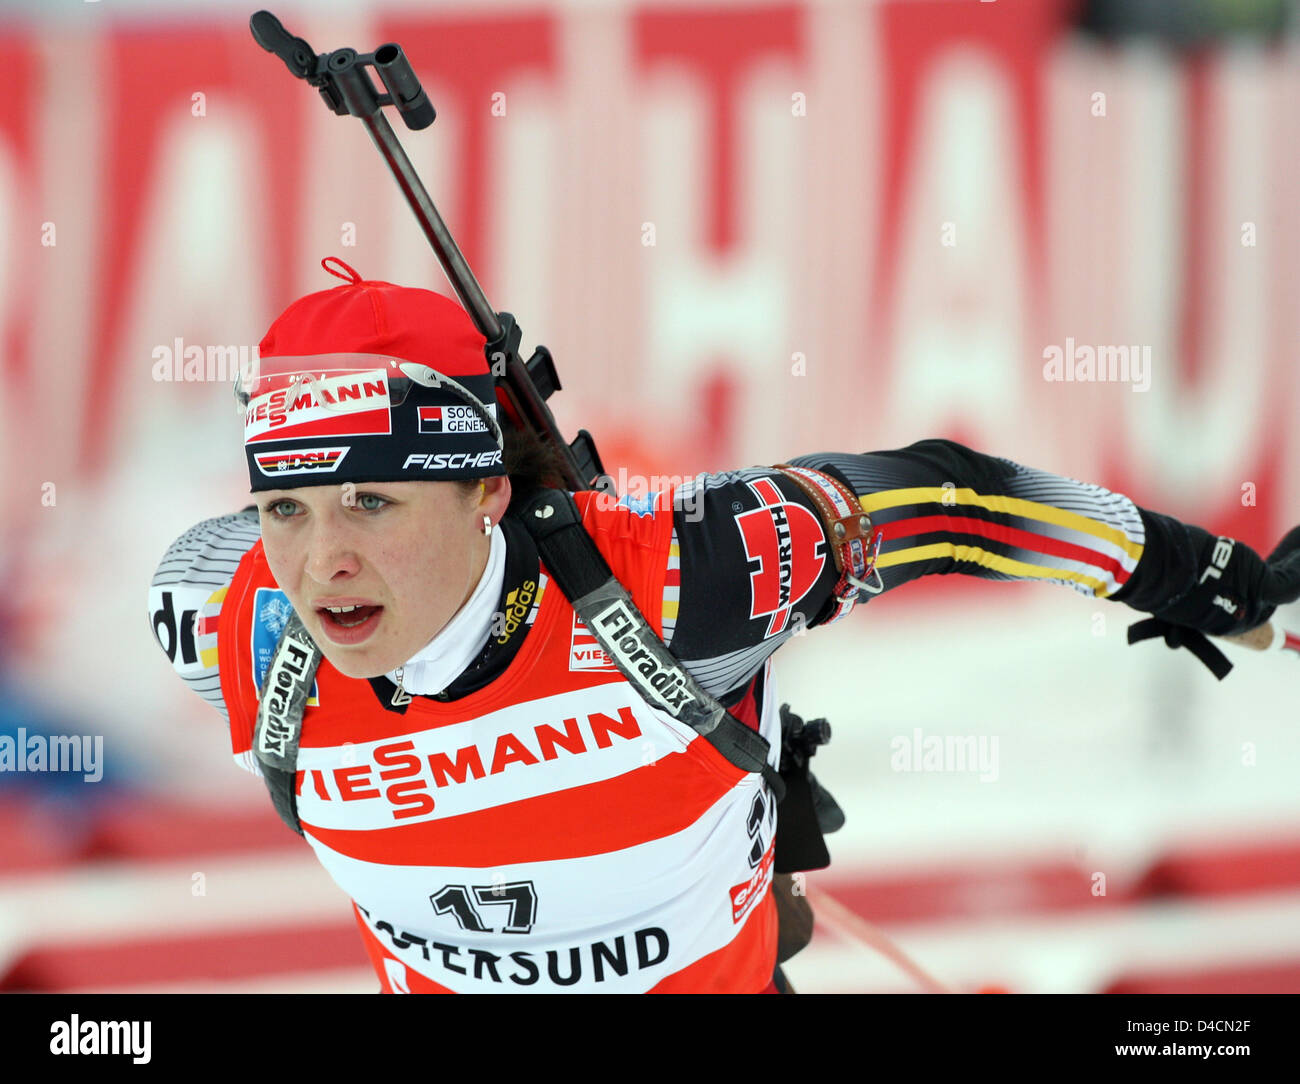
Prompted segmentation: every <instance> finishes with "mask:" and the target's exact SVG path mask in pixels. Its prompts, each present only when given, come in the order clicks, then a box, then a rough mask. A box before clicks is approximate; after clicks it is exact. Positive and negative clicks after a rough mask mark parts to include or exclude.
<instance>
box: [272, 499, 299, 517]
mask: <svg viewBox="0 0 1300 1084" xmlns="http://www.w3.org/2000/svg"><path fill="white" fill-rule="evenodd" d="M297 507H298V502H297V501H291V500H289V499H288V498H285V499H284V500H279V501H272V502H271V503H270V504H268V505H267V506H266V511H267V514H268V515H270V516H272V517H273V518H275V519H290V518H291V517H292V516H294V515H295V514H296V511H295V510H296V509H297ZM285 509H288V510H287V511H285Z"/></svg>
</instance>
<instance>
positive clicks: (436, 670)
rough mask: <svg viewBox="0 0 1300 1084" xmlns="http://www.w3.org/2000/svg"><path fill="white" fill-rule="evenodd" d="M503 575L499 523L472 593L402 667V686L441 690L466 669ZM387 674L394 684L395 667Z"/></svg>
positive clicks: (486, 630) (487, 626) (483, 635)
mask: <svg viewBox="0 0 1300 1084" xmlns="http://www.w3.org/2000/svg"><path fill="white" fill-rule="evenodd" d="M505 578H506V538H505V534H504V533H503V532H502V530H501V527H500V525H499V524H498V525H497V526H495V527H493V528H492V546H491V549H490V550H489V552H488V559H487V565H486V566H485V567H484V569H483V575H482V576H480V577H479V581H478V586H477V587H475V588H474V593H473V594H471V595H470V596H469V598H468V599H467V600H466V602H465V604H464V605H463V606H462V607H461V608H460V609H459V610H457V611H456V614H455V616H453V617H452V619H451V620H450V621H448V622H447V624H446V625H444V626H443V628H442V631H441V632H439V633H438V635H437V636H435V637H434V638H433V639H432V640H430V641H429V642H428V643H427V644H425V645H424V647H422V648H420V650H419V651H417V652H416V653H415V655H414V656H412V658H411V659H410V660H409V661H408V662H407V663H406V664H405V665H404V666H403V667H402V668H401V669H402V681H401V685H402V688H403V689H405V690H406V691H407V692H408V693H415V694H419V695H425V696H427V695H431V694H434V693H440V692H442V691H443V689H445V688H446V687H447V686H448V685H450V684H451V683H452V682H453V681H454V680H455V679H456V678H457V677H459V676H460V675H461V674H462V673H463V672H464V671H465V668H466V667H467V666H469V664H470V663H471V662H473V661H474V659H475V658H476V657H477V656H478V654H479V652H480V651H482V650H483V647H484V645H485V644H487V639H488V635H489V634H490V633H491V631H492V615H493V614H494V613H496V610H497V602H498V601H499V600H500V598H501V587H502V585H503V584H504V583H505ZM386 676H387V678H388V680H389V681H391V682H393V683H394V684H397V671H396V670H390V671H389V672H388V674H387V675H386Z"/></svg>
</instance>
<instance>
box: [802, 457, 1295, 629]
mask: <svg viewBox="0 0 1300 1084" xmlns="http://www.w3.org/2000/svg"><path fill="white" fill-rule="evenodd" d="M794 462H795V463H796V464H797V465H800V466H809V467H813V468H814V469H820V470H824V471H826V472H828V473H831V472H834V473H837V475H838V476H839V477H840V478H842V480H844V481H845V482H847V483H848V484H849V485H850V486H851V488H853V490H854V492H855V493H856V494H858V495H859V498H860V500H861V503H862V506H863V508H864V510H865V511H867V512H868V513H869V514H870V515H871V518H872V524H873V527H874V528H875V529H878V530H882V531H883V532H884V544H883V545H882V552H881V559H880V561H879V562H878V563H879V565H880V566H881V576H882V579H883V580H884V581H885V583H886V586H887V587H888V586H894V585H896V584H897V583H900V582H903V581H905V580H908V579H912V578H914V577H915V576H918V575H925V574H927V573H935V572H937V573H946V572H965V573H968V574H971V575H976V576H984V577H987V578H995V579H1045V580H1049V581H1051V582H1054V583H1062V584H1067V585H1069V586H1071V587H1073V588H1075V590H1078V591H1081V592H1083V593H1084V594H1087V595H1091V596H1095V597H1097V598H1106V599H1109V600H1111V601H1114V602H1123V603H1125V604H1126V605H1128V606H1130V607H1132V608H1133V609H1136V610H1141V611H1143V612H1146V613H1151V614H1154V615H1155V616H1156V617H1159V618H1161V619H1163V620H1165V621H1168V622H1170V623H1171V624H1175V625H1180V626H1183V627H1186V628H1192V629H1196V630H1198V631H1201V632H1206V633H1211V634H1214V635H1228V634H1235V633H1240V632H1243V631H1245V630H1247V629H1251V628H1254V627H1255V626H1257V625H1259V624H1261V623H1262V622H1264V621H1267V620H1268V619H1269V617H1270V616H1272V614H1273V611H1274V610H1275V609H1276V608H1277V605H1278V604H1279V603H1282V602H1291V601H1294V600H1295V599H1296V598H1297V597H1300V549H1297V548H1296V547H1295V545H1294V543H1296V542H1300V529H1297V530H1296V531H1292V532H1291V533H1290V534H1288V535H1287V537H1286V539H1284V540H1283V542H1282V544H1281V545H1279V546H1278V548H1277V549H1276V550H1274V552H1273V555H1272V557H1270V559H1269V560H1268V561H1265V560H1264V559H1263V558H1262V557H1261V556H1260V555H1259V554H1258V553H1256V552H1255V551H1254V550H1253V549H1251V547H1250V546H1248V545H1246V544H1245V543H1243V542H1238V541H1236V540H1234V539H1231V538H1226V537H1222V536H1216V535H1214V534H1211V533H1210V532H1209V531H1207V530H1205V529H1204V528H1202V527H1198V526H1196V525H1194V524H1190V523H1184V522H1182V521H1181V520H1178V519H1176V518H1174V517H1173V516H1168V515H1164V514H1162V513H1160V512H1154V511H1152V510H1150V509H1148V508H1143V507H1139V506H1138V505H1136V504H1134V502H1133V501H1132V500H1130V499H1129V498H1128V497H1126V496H1124V495H1123V494H1120V493H1113V492H1110V491H1109V490H1106V489H1103V488H1102V487H1101V486H1097V485H1090V484H1086V483H1083V482H1078V481H1075V480H1074V479H1071V478H1063V477H1060V476H1059V475H1055V474H1049V473H1047V472H1045V471H1041V470H1035V469H1033V468H1030V467H1024V466H1021V465H1020V464H1017V463H1013V462H1011V461H1010V460H1007V459H1001V458H996V457H993V456H989V455H983V454H981V453H979V452H975V451H973V450H971V449H970V448H967V447H964V446H963V445H961V444H957V443H955V442H953V441H947V440H925V441H920V442H918V443H917V444H913V445H911V446H909V447H907V448H903V449H899V450H897V451H884V452H872V453H869V454H867V455H857V456H844V455H835V454H822V455H813V456H803V457H801V458H800V459H798V460H795V461H794ZM940 479H942V480H940Z"/></svg>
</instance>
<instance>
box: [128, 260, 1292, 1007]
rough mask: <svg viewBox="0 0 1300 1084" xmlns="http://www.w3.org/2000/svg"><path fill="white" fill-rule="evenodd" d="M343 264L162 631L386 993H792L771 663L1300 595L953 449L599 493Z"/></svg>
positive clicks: (1200, 546) (1197, 626)
mask: <svg viewBox="0 0 1300 1084" xmlns="http://www.w3.org/2000/svg"><path fill="white" fill-rule="evenodd" d="M331 263H334V264H336V265H337V267H341V268H342V271H340V270H338V269H336V267H332V266H331ZM325 265H326V269H327V270H330V271H331V273H333V274H336V275H338V277H340V278H343V279H344V285H340V286H335V287H334V288H333V289H329V290H324V291H321V292H319V293H313V294H310V295H308V296H306V297H303V298H301V299H299V300H298V301H296V302H295V303H293V304H292V305H290V306H289V308H288V309H286V310H285V312H284V313H283V314H282V315H281V316H280V317H279V318H278V319H277V320H276V321H275V322H274V324H273V325H272V326H271V328H270V330H269V331H268V332H267V334H266V337H265V338H264V339H263V340H262V342H261V344H260V365H259V367H258V369H257V371H256V372H255V373H253V374H250V375H249V376H248V378H247V379H244V380H241V382H240V385H239V387H238V392H239V398H240V403H241V406H242V408H243V412H244V417H245V429H244V448H245V454H246V458H247V464H248V472H249V479H250V481H251V483H252V493H253V495H254V497H255V500H256V507H255V508H249V509H246V510H244V511H242V512H238V513H235V514H231V515H224V516H220V517H218V518H215V519H209V520H206V521H204V522H202V523H200V524H198V525H197V526H195V527H193V528H191V529H190V530H189V531H187V532H186V533H185V534H183V535H182V536H181V537H180V538H178V539H177V540H176V541H175V542H174V543H173V544H172V546H171V547H170V548H169V549H168V551H167V553H166V556H165V557H164V558H163V560H162V563H161V564H160V566H159V568H158V571H157V574H156V575H155V578H154V580H153V584H152V587H151V594H150V619H151V623H152V625H153V628H154V630H155V635H156V636H157V637H158V639H159V643H160V645H161V646H162V647H163V648H164V650H165V651H167V653H168V654H169V656H170V657H171V660H172V664H173V666H174V668H175V669H176V671H177V672H178V673H179V674H180V676H181V677H182V678H183V679H184V680H185V681H186V682H187V683H188V684H189V685H190V686H191V687H192V688H193V689H194V690H195V691H196V692H197V693H198V694H199V695H200V696H202V697H203V698H204V699H205V700H206V701H208V702H209V703H210V704H211V705H212V706H213V707H215V708H216V709H218V710H219V711H220V712H221V713H222V714H223V715H224V716H225V717H226V719H227V721H228V724H229V729H230V737H231V743H232V750H233V753H234V756H235V760H236V761H237V762H238V763H239V764H240V765H241V766H243V767H244V768H247V769H248V770H250V771H253V772H255V773H257V774H259V775H261V776H262V777H263V778H264V779H266V780H267V784H268V787H269V788H270V791H271V798H272V800H273V801H274V803H275V805H276V808H277V810H278V811H279V812H280V815H281V816H282V817H283V818H284V819H285V820H286V822H287V823H289V824H290V826H291V827H293V828H294V829H295V830H297V831H299V832H301V834H302V835H303V837H304V838H305V839H306V841H307V842H308V843H309V844H310V845H311V847H312V848H313V850H314V851H315V852H316V854H317V856H318V857H319V859H320V861H321V863H322V864H323V865H324V866H325V868H326V869H327V870H328V871H329V873H330V875H331V876H332V877H333V878H334V880H335V881H336V882H337V883H338V884H339V886H340V887H341V888H342V889H343V890H344V892H346V893H347V894H348V895H349V896H350V897H351V899H352V900H353V904H354V911H355V915H356V921H357V924H358V927H359V928H360V932H361V937H362V939H363V941H364V943H365V946H366V949H367V951H368V953H369V955H370V958H371V960H372V961H373V964H374V967H375V970H376V973H377V974H378V976H379V980H380V984H381V987H382V989H383V990H385V991H389V992H411V993H416V992H462V993H468V992H481V991H510V992H548V993H549V992H560V991H580V992H588V993H590V992H601V991H605V992H721V993H753V992H765V991H776V990H779V989H781V977H780V973H779V970H778V969H777V952H778V919H777V915H778V907H777V900H776V899H775V896H774V892H773V887H772V886H773V878H774V868H776V867H779V866H780V865H781V856H780V852H781V843H779V842H778V841H777V838H776V834H777V828H778V825H780V824H795V823H797V822H800V823H802V824H803V828H802V829H801V830H806V828H807V823H806V822H807V819H808V818H807V817H806V816H805V817H803V818H802V821H801V818H800V816H799V815H798V811H797V810H794V809H793V803H794V802H795V801H796V800H797V798H796V797H795V796H794V795H793V794H792V795H791V797H789V798H787V799H786V803H785V804H782V805H781V808H780V810H778V803H779V802H780V801H781V799H782V798H783V797H784V796H785V792H786V790H787V787H786V786H785V785H783V783H791V788H790V789H792V790H793V786H794V784H793V782H792V777H791V776H790V775H789V773H781V772H780V771H779V769H780V768H781V767H782V763H781V749H782V728H781V719H780V713H779V711H778V707H777V703H776V694H775V688H774V680H773V675H772V669H771V659H772V654H773V652H774V651H775V650H776V649H777V648H778V647H780V646H781V644H783V643H785V642H786V640H788V639H789V638H790V637H791V636H793V635H796V634H798V633H799V632H801V631H802V630H804V629H808V628H813V627H816V626H819V625H823V624H828V623H831V622H834V621H837V620H839V619H841V618H843V617H844V616H845V615H846V614H847V613H849V612H850V611H851V610H852V609H853V607H854V605H857V604H862V603H865V602H868V601H869V600H870V599H871V598H872V597H873V596H874V595H875V594H878V593H880V592H882V591H886V590H890V589H892V588H895V587H897V586H898V585H900V584H902V583H905V582H907V581H909V580H913V579H916V578H917V577H919V576H923V575H941V574H945V573H950V572H961V573H965V574H968V575H974V576H982V577H986V578H990V579H999V580H1011V579H1038V580H1048V581H1051V582H1053V583H1057V584H1063V585H1067V586H1069V587H1072V588H1074V589H1075V590H1077V591H1080V592H1082V593H1084V594H1086V595H1089V596H1091V597H1095V598H1104V599H1110V600H1113V601H1118V602H1124V603H1127V604H1128V605H1129V606H1132V607H1134V608H1135V609H1137V610H1141V611H1145V612H1148V613H1151V614H1153V615H1154V616H1155V618H1156V619H1158V620H1157V621H1156V622H1155V623H1154V624H1153V628H1154V630H1155V631H1163V632H1164V633H1165V634H1166V640H1167V642H1169V643H1171V644H1176V643H1181V642H1186V643H1187V644H1188V645H1189V646H1194V647H1196V646H1198V645H1199V648H1198V650H1201V649H1205V648H1208V643H1206V642H1205V641H1204V640H1203V637H1201V636H1199V635H1198V631H1196V630H1199V632H1200V633H1211V634H1218V635H1227V634H1233V633H1240V632H1243V631H1245V630H1248V629H1253V628H1255V627H1256V626H1260V625H1261V624H1262V623H1263V622H1265V621H1267V619H1268V618H1269V617H1270V616H1271V614H1272V612H1273V610H1274V608H1275V607H1276V605H1277V604H1278V603H1280V602H1289V601H1292V600H1294V599H1295V598H1296V597H1297V595H1300V563H1297V562H1298V561H1300V558H1296V557H1295V553H1294V551H1293V545H1294V542H1295V537H1294V536H1295V535H1296V534H1297V532H1296V531H1293V532H1292V533H1291V534H1289V535H1288V536H1287V539H1285V540H1284V541H1283V545H1281V546H1279V548H1278V550H1277V551H1275V552H1274V555H1273V557H1271V558H1270V559H1269V560H1268V561H1267V562H1266V561H1264V560H1262V559H1261V558H1260V557H1259V556H1258V555H1257V554H1256V553H1255V552H1254V551H1253V550H1251V549H1250V548H1249V547H1248V546H1246V545H1244V544H1242V543H1240V542H1234V541H1233V540H1231V539H1224V538H1216V537H1215V536H1214V535H1212V534H1210V533H1208V532H1206V531H1204V530H1202V529H1201V528H1199V527H1195V526H1190V525H1187V524H1184V523H1181V522H1179V521H1178V520H1176V519H1173V518H1171V517H1169V516H1165V515H1161V514H1159V513H1156V512H1152V511H1149V510H1147V509H1145V508H1139V507H1138V506H1137V505H1135V504H1134V503H1133V502H1132V501H1131V500H1130V499H1129V498H1128V497H1125V496H1123V495H1121V494H1118V493H1113V492H1109V491H1107V490H1105V489H1103V488H1101V487H1100V486H1096V485H1088V484H1084V483H1081V482H1077V481H1074V480H1072V479H1068V478H1063V477H1058V476H1056V475H1053V474H1049V473H1046V472H1044V471H1041V470H1034V469H1031V468H1027V467H1023V466H1019V465H1017V464H1015V463H1012V462H1010V461H1008V460H1005V459H999V458H994V457H991V456H988V455H983V454H980V453H977V452H974V451H972V450H970V449H968V448H965V447H963V446H961V445H959V444H955V443H953V442H950V441H944V440H925V441H921V442H919V443H917V444H913V445H911V446H910V447H907V448H902V449H898V450H892V451H878V452H871V453H867V454H851V453H846V452H840V453H835V452H828V453H819V454H815V455H805V456H801V457H799V458H797V459H793V460H791V461H789V462H788V463H785V464H781V465H780V466H775V467H752V468H748V469H743V470H736V471H729V472H725V473H719V474H707V475H702V476H700V477H698V478H696V479H694V480H691V481H688V482H686V483H684V484H682V485H679V486H677V487H675V488H674V489H673V490H672V491H671V492H664V493H659V494H656V495H652V496H650V497H646V498H643V499H639V500H638V499H631V498H629V497H627V496H623V497H621V498H619V497H616V496H614V495H612V494H608V493H604V492H599V491H587V492H579V493H574V494H572V495H571V496H570V495H569V494H568V493H567V492H565V491H563V490H562V489H559V488H556V487H554V486H552V485H548V482H550V481H551V480H553V479H554V478H556V477H557V476H558V475H557V474H556V472H555V470H554V469H553V464H552V463H551V462H549V461H548V456H547V451H546V446H545V445H544V444H542V443H541V442H539V441H537V440H536V439H535V438H530V437H529V436H528V435H526V434H521V433H520V432H519V431H516V430H515V429H513V428H511V427H510V426H509V425H503V424H501V419H499V418H498V415H497V410H496V407H497V400H496V397H495V393H494V377H493V375H492V373H491V372H490V370H489V368H488V364H487V361H486V359H485V357H484V339H483V337H482V335H480V334H479V333H478V332H477V331H476V330H475V328H474V326H473V324H472V323H471V321H470V319H469V317H468V316H467V315H466V313H465V312H464V311H463V310H462V309H461V308H460V306H458V305H457V304H456V303H455V302H453V301H451V300H450V299H448V298H446V297H443V296H441V295H439V294H436V293H433V292H430V291H427V290H421V289H410V288H403V287H399V286H395V285H392V284H390V283H387V282H379V281H365V280H362V279H361V277H360V276H359V275H357V274H356V272H355V271H353V270H352V269H351V268H348V267H347V266H346V265H343V264H341V262H338V261H326V262H325ZM592 543H594V547H593V546H592V545H591V544H592ZM544 553H545V556H544V555H543V554H544ZM1288 555H1290V556H1288ZM1293 558H1295V559H1293ZM576 603H580V605H575V604H576ZM665 645H666V646H665ZM1213 650H1214V649H1212V648H1208V651H1209V653H1213ZM1209 653H1206V658H1207V661H1212V660H1211V658H1210V654H1209ZM827 677H828V680H845V676H844V675H838V676H837V675H831V674H828V675H827ZM723 709H725V710H723ZM802 794H803V799H802V800H803V801H804V802H805V803H806V801H807V787H806V785H805V786H804V787H803V788H802ZM787 809H790V810H791V813H790V816H788V817H787V815H786V814H787ZM783 842H784V841H783ZM795 850H796V851H797V850H798V848H797V847H796V848H795ZM786 865H787V868H788V867H789V866H790V861H788V860H787V863H786ZM795 868H798V867H797V864H796V866H795ZM776 872H778V873H780V872H783V871H782V870H781V869H779V868H776ZM777 883H782V882H781V881H780V879H779V878H778V882H777ZM784 883H786V884H788V882H784Z"/></svg>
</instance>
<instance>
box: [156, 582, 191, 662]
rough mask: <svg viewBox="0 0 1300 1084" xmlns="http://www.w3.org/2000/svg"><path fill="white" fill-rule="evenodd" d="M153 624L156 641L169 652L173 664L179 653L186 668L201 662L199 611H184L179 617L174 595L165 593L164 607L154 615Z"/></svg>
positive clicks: (163, 594) (163, 595)
mask: <svg viewBox="0 0 1300 1084" xmlns="http://www.w3.org/2000/svg"><path fill="white" fill-rule="evenodd" d="M152 624H153V635H154V639H155V640H157V641H158V646H159V647H161V648H162V649H163V650H164V651H165V652H167V658H169V659H170V660H171V661H172V663H173V664H174V663H175V662H176V656H177V653H178V652H179V654H180V661H181V664H182V665H184V666H193V665H194V664H195V663H197V662H198V661H199V652H198V648H197V646H196V645H195V640H196V639H197V638H198V634H199V612H198V610H182V611H181V613H180V616H179V617H178V616H177V614H176V604H175V603H174V602H173V601H172V593H171V592H170V591H164V592H163V593H162V605H161V606H159V607H158V609H156V610H154V612H153V614H152Z"/></svg>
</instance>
